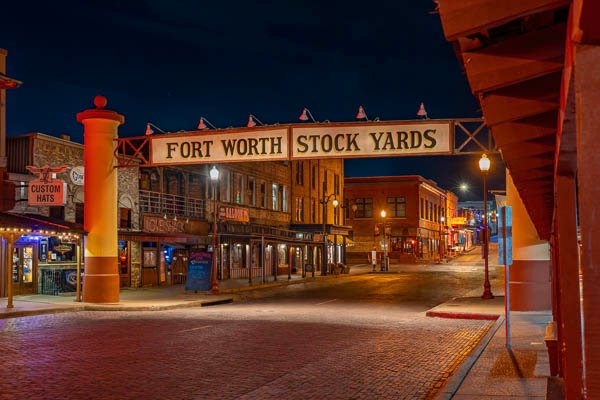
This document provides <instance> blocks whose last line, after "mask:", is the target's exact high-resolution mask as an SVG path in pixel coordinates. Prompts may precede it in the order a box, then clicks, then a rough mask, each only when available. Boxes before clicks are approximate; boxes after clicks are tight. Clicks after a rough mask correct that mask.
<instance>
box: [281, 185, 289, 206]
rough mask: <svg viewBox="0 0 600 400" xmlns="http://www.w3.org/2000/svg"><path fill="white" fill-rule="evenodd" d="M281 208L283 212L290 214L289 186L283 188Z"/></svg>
mask: <svg viewBox="0 0 600 400" xmlns="http://www.w3.org/2000/svg"><path fill="white" fill-rule="evenodd" d="M280 188H281V194H282V195H281V207H282V209H283V212H289V211H290V208H289V199H288V187H287V186H283V185H282V186H281V187H280Z"/></svg>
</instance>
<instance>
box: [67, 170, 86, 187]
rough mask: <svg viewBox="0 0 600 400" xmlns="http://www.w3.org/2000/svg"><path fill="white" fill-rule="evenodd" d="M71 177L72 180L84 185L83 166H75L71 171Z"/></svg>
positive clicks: (78, 184)
mask: <svg viewBox="0 0 600 400" xmlns="http://www.w3.org/2000/svg"><path fill="white" fill-rule="evenodd" d="M69 177H70V178H71V182H73V184H75V185H77V186H83V167H82V166H78V167H73V168H71V171H70V172H69Z"/></svg>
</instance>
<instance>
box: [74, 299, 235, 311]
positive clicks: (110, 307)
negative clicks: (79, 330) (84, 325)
mask: <svg viewBox="0 0 600 400" xmlns="http://www.w3.org/2000/svg"><path fill="white" fill-rule="evenodd" d="M229 303H233V297H227V298H224V299H215V300H196V301H190V302H187V303H177V304H169V305H165V306H127V305H125V306H118V305H112V304H107V305H99V304H94V305H84V306H83V310H85V311H165V310H176V309H178V308H191V307H209V306H216V305H219V304H229Z"/></svg>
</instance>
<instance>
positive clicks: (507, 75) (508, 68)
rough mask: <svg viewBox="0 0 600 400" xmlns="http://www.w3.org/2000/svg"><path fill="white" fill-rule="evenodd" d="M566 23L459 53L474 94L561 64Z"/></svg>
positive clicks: (534, 75) (505, 84)
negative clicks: (476, 49)
mask: <svg viewBox="0 0 600 400" xmlns="http://www.w3.org/2000/svg"><path fill="white" fill-rule="evenodd" d="M565 34H566V25H565V24H564V23H563V24H557V25H554V26H552V27H550V28H546V29H541V30H538V31H533V32H528V33H525V34H523V35H519V36H514V37H511V38H509V39H507V40H504V41H502V42H500V43H498V44H494V45H491V46H488V47H485V48H483V49H480V50H478V51H465V49H463V53H462V57H463V63H464V65H465V70H466V72H467V78H468V79H469V84H470V86H471V90H472V91H473V93H474V94H478V93H481V92H487V91H490V90H494V89H498V88H501V87H505V86H510V85H514V84H515V83H519V82H523V81H526V80H529V79H533V78H537V77H540V76H543V75H547V74H551V73H554V72H557V71H561V70H562V68H563V64H564V52H565Z"/></svg>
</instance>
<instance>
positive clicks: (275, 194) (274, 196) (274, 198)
mask: <svg viewBox="0 0 600 400" xmlns="http://www.w3.org/2000/svg"><path fill="white" fill-rule="evenodd" d="M271 206H272V208H273V210H276V211H279V185H277V184H276V183H274V184H273V185H271Z"/></svg>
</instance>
